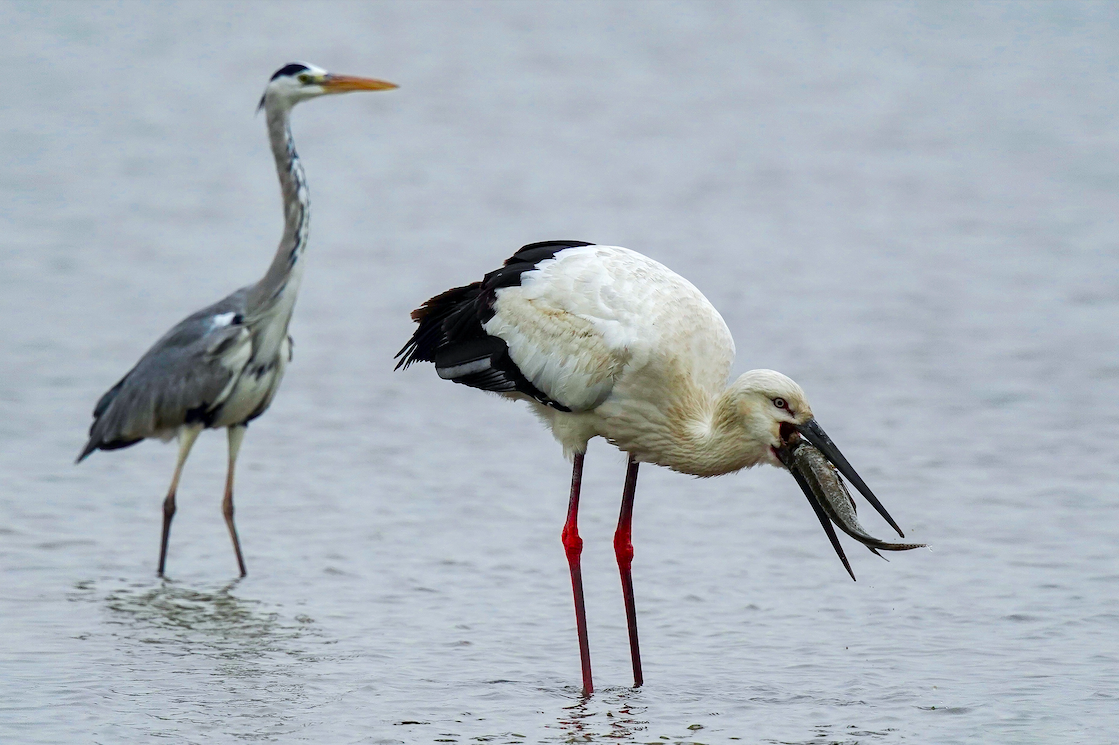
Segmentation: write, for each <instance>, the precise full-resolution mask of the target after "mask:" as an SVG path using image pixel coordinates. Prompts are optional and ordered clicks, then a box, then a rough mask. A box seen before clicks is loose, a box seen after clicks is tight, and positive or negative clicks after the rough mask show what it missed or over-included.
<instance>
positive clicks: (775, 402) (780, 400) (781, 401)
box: [773, 398, 789, 409]
mask: <svg viewBox="0 0 1119 745" xmlns="http://www.w3.org/2000/svg"><path fill="white" fill-rule="evenodd" d="M773 405H774V406H776V407H777V408H778V409H787V408H789V404H787V403H786V402H785V399H783V398H775V399H773Z"/></svg>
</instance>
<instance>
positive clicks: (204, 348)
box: [78, 289, 251, 461]
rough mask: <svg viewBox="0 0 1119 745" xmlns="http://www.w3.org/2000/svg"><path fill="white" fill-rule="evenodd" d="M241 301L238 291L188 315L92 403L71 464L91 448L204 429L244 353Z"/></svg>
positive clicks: (246, 339)
mask: <svg viewBox="0 0 1119 745" xmlns="http://www.w3.org/2000/svg"><path fill="white" fill-rule="evenodd" d="M245 294H246V291H245V290H244V289H241V290H238V291H237V292H235V293H233V294H232V295H230V296H229V297H227V298H225V299H223V300H221V301H219V302H217V303H214V304H213V305H211V306H208V307H206V308H203V309H202V310H200V311H198V312H197V313H193V314H191V315H190V316H188V317H187V318H184V319H183V320H182V321H180V322H179V323H178V324H176V325H175V326H174V327H173V328H172V329H171V330H170V331H168V332H167V333H166V334H164V335H163V337H162V338H161V339H160V340H159V341H157V342H156V343H155V344H154V345H152V347H151V349H149V350H148V351H147V352H146V353H145V354H144V356H143V357H141V358H140V361H139V362H137V363H136V366H135V367H133V368H132V370H130V371H129V372H128V374H127V375H125V376H124V377H123V378H121V380H120V381H119V382H118V383H117V384H116V385H114V386H113V387H112V388H110V389H109V390H108V391H107V392H106V393H105V395H103V396H102V397H101V399H100V400H99V401H98V402H97V406H96V407H95V408H94V410H93V424H92V426H91V427H90V430H89V441H88V442H87V443H86V446H85V447H84V448H83V449H82V452H81V455H79V456H78V460H79V461H81V460H82V459H83V458H85V457H86V456H87V455H89V454H90V453H91V452H93V451H94V450H97V449H101V450H115V449H117V448H122V447H127V446H129V445H132V444H134V443H137V442H139V441H140V440H143V439H145V438H148V437H171V436H173V435H174V434H175V432H176V431H177V430H178V428H179V427H181V426H182V425H184V424H191V423H195V422H200V423H202V424H203V425H206V424H208V422H207V419H208V417H209V416H210V415H212V413H213V412H214V410H215V407H216V406H217V405H219V404H220V403H221V401H222V400H223V399H224V397H225V396H227V395H228V394H229V389H230V388H231V387H232V383H233V381H234V380H235V378H236V376H237V375H238V374H239V373H240V369H241V367H243V366H244V365H245V363H246V362H247V360H248V358H249V355H250V353H251V334H250V333H249V330H248V328H247V327H246V326H245V325H244V323H243V319H244V304H245Z"/></svg>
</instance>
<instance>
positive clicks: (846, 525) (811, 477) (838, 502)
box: [777, 438, 926, 579]
mask: <svg viewBox="0 0 1119 745" xmlns="http://www.w3.org/2000/svg"><path fill="white" fill-rule="evenodd" d="M828 444H830V441H829V443H828ZM777 455H778V457H779V458H780V459H781V462H782V463H784V464H785V467H786V468H788V469H789V472H790V473H792V475H793V478H795V479H796V480H797V483H798V484H800V488H801V490H802V491H803V492H804V494H805V496H806V497H808V501H809V502H810V503H811V504H812V508H813V509H814V510H815V511H816V516H817V517H818V518H819V520H820V524H821V525H822V526H823V527H824V531H825V532H826V533H827V534H828V538H829V539H830V540H831V544H832V547H833V548H834V549H835V552H836V553H837V554H838V555H839V559H840V561H842V562H843V566H844V567H846V568H847V572H848V574H850V575H851V579H855V573H854V572H853V571H851V565H850V564H849V563H848V562H847V556H846V555H845V554H844V553H843V547H842V546H841V545H840V543H839V539H838V537H837V536H836V535H835V530H834V529H832V523H835V524H836V525H838V526H839V529H840V530H842V531H843V532H844V533H846V534H847V535H849V536H851V537H852V538H854V539H855V540H856V541H858V542H859V543H861V544H863V545H864V546H866V547H867V548H868V549H870V550H871V551H872V552H873V553H875V554H877V553H878V549H881V550H883V551H909V550H910V549H914V548H922V547H924V546H925V545H926V544H924V543H891V542H889V541H884V540H882V539H880V538H875V537H874V536H872V535H871V534H870V533H868V532H867V531H866V529H865V528H864V527H863V526H862V524H861V523H859V518H858V516H857V514H856V512H855V500H853V499H852V498H851V493H850V492H848V491H847V486H846V485H845V484H844V483H843V478H842V477H841V476H840V474H839V472H838V471H837V470H836V466H835V465H833V464H832V461H831V460H830V459H829V458H827V456H825V454H824V453H823V452H821V451H820V450H819V449H817V448H816V447H815V446H814V445H812V444H809V443H808V442H807V441H806V440H804V439H800V438H797V439H796V441H795V442H792V443H790V444H789V445H787V446H785V447H783V448H781V449H779V450H778V451H777ZM844 465H847V464H846V463H845V462H844ZM848 467H849V466H848ZM860 491H863V493H864V494H865V493H866V491H869V490H865V491H864V490H862V489H860ZM872 504H874V503H873V502H872ZM874 506H875V507H878V508H879V511H880V512H882V511H884V510H883V509H882V508H881V507H880V506H879V505H878V504H875V505H874ZM886 518H887V520H889V517H888V516H886ZM890 524H891V525H893V524H894V523H893V521H892V520H890ZM894 528H895V529H897V526H896V525H894ZM898 534H899V535H902V533H901V530H898ZM903 537H904V536H903Z"/></svg>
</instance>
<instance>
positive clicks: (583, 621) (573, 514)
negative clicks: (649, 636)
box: [563, 453, 594, 696]
mask: <svg viewBox="0 0 1119 745" xmlns="http://www.w3.org/2000/svg"><path fill="white" fill-rule="evenodd" d="M582 483H583V453H576V455H575V464H574V466H573V467H572V469H571V499H570V501H569V502H568V505H567V522H566V523H565V524H564V526H563V547H564V549H565V550H566V551H567V565H568V566H569V567H570V568H571V589H572V591H573V592H574V593H575V627H576V629H577V630H578V632H579V661H580V662H581V663H582V666H583V695H584V696H589V695H591V694H592V693H594V685H593V684H592V683H591V649H590V645H589V644H588V642H587V612H586V610H585V609H584V607H583V573H582V570H581V569H580V566H579V557H580V555H581V554H582V553H583V539H582V538H580V537H579V525H578V522H579V489H580V487H581V486H582Z"/></svg>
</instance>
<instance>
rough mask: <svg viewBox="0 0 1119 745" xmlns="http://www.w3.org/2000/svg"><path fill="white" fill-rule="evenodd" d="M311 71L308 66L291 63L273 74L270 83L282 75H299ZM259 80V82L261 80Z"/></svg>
mask: <svg viewBox="0 0 1119 745" xmlns="http://www.w3.org/2000/svg"><path fill="white" fill-rule="evenodd" d="M310 69H311V68H309V67H307V65H304V64H302V63H300V62H289V63H288V64H286V65H284V66H283V67H281V68H280V69H279V70H276V72H274V73H272V77H270V78H269V79H268V80H269V82H271V81H273V80H275V79H276V78H278V77H280V76H282V75H298V74H299V73H301V72H307V71H308V70H310ZM257 79H258V80H259V78H257Z"/></svg>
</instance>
